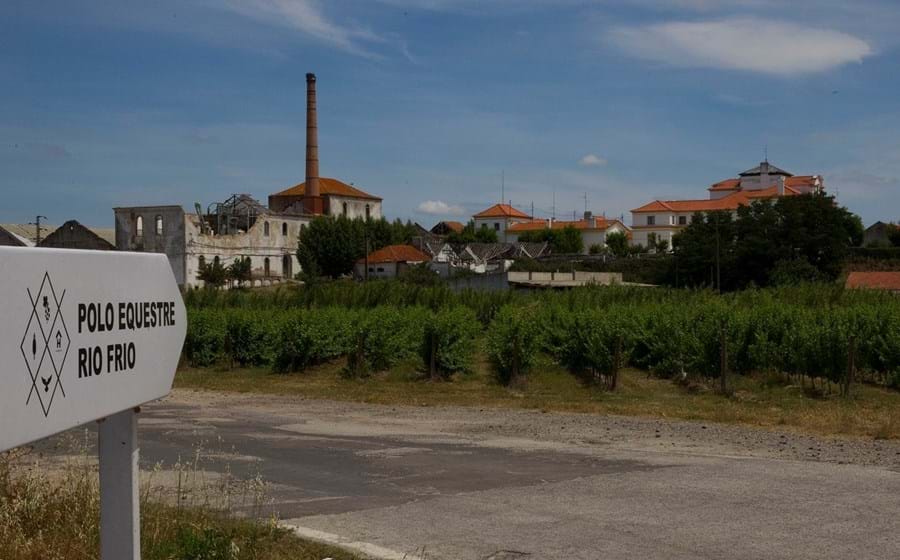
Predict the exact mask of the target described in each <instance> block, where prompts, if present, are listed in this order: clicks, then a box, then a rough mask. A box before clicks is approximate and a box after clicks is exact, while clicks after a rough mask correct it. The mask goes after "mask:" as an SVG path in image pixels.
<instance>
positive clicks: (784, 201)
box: [675, 194, 863, 290]
mask: <svg viewBox="0 0 900 560" xmlns="http://www.w3.org/2000/svg"><path fill="white" fill-rule="evenodd" d="M862 233H863V230H862V223H861V222H860V220H859V218H858V217H857V216H855V215H854V214H852V213H850V212H849V211H848V210H847V209H846V208H843V207H840V206H838V205H836V204H835V202H834V198H833V197H830V196H826V195H824V194H809V195H798V196H785V197H781V198H779V199H778V200H776V201H774V202H773V201H757V202H754V203H753V204H750V205H749V206H742V207H740V208H738V210H737V217H736V218H733V214H732V213H731V212H729V211H717V212H709V213H705V214H702V213H698V214H695V215H694V218H693V221H692V222H691V224H690V225H689V226H688V227H686V228H684V229H683V230H682V231H681V232H680V233H679V234H678V235H677V236H676V238H675V241H676V251H677V259H678V269H679V274H680V277H681V279H682V282H681V283H683V284H685V285H689V286H719V284H720V282H721V289H725V290H730V289H738V288H744V287H747V286H750V285H758V286H768V285H772V284H774V283H776V282H779V283H783V282H790V281H793V280H791V278H795V279H798V281H805V280H810V279H817V278H821V279H825V280H834V279H835V278H837V276H838V274H840V271H841V268H842V266H843V263H844V260H845V259H846V257H847V256H848V254H849V250H850V247H852V246H855V245H856V244H858V243H859V242H860V241H861V239H862ZM717 240H718V249H717ZM812 271H815V273H813V272H812ZM776 272H777V277H776V276H775V273H776ZM720 278H721V281H720V280H719V279H720Z"/></svg>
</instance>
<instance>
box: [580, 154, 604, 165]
mask: <svg viewBox="0 0 900 560" xmlns="http://www.w3.org/2000/svg"><path fill="white" fill-rule="evenodd" d="M578 164H579V165H582V166H584V167H598V166H603V165H606V159H605V158H602V157H600V156H598V155H596V154H587V155H586V156H584V157H583V158H581V159H580V160H578Z"/></svg>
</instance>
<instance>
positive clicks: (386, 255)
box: [356, 245, 431, 264]
mask: <svg viewBox="0 0 900 560" xmlns="http://www.w3.org/2000/svg"><path fill="white" fill-rule="evenodd" d="M368 260H369V264H372V263H394V262H425V261H430V260H431V257H429V256H428V255H426V254H425V253H423V252H422V251H420V250H418V249H416V248H415V247H413V246H412V245H388V246H387V247H382V248H381V249H378V250H377V251H374V252H372V253H369V259H368ZM356 262H358V263H365V262H366V259H359V260H358V261H356Z"/></svg>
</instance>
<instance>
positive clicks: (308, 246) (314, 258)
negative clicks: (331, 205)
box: [297, 216, 416, 278]
mask: <svg viewBox="0 0 900 560" xmlns="http://www.w3.org/2000/svg"><path fill="white" fill-rule="evenodd" d="M415 233H416V226H415V225H413V223H412V222H406V223H403V222H402V221H401V220H399V219H397V220H395V221H394V222H393V223H391V222H388V221H387V220H385V219H384V218H380V219H378V220H374V219H371V218H370V219H368V220H364V219H362V218H354V219H350V218H347V217H346V216H337V217H334V216H319V217H317V218H315V219H313V220H312V221H311V222H310V223H309V226H308V227H307V228H305V229H304V231H303V235H301V236H300V243H299V246H298V248H297V259H298V260H299V261H300V266H301V267H302V268H303V273H304V276H307V277H308V276H310V275H312V276H319V275H324V276H329V277H332V278H336V277H338V276H341V275H344V274H349V273H350V272H352V270H353V265H354V263H356V261H358V260H359V259H361V258H363V257H365V256H366V251H367V244H368V251H370V252H371V251H375V250H378V249H381V248H382V247H385V246H387V245H401V244H406V243H409V242H410V241H412V238H413V237H414V236H415Z"/></svg>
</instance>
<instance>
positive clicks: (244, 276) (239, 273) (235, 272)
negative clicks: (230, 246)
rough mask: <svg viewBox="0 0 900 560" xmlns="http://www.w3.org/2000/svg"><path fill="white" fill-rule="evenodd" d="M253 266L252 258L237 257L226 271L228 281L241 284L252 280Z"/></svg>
mask: <svg viewBox="0 0 900 560" xmlns="http://www.w3.org/2000/svg"><path fill="white" fill-rule="evenodd" d="M251 272H252V265H251V264H250V257H237V258H236V259H234V262H233V263H231V265H230V266H229V267H228V269H227V270H226V271H225V276H226V277H227V278H228V280H231V281H234V282H237V283H238V284H241V283H243V282H247V281H249V280H250V276H251Z"/></svg>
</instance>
